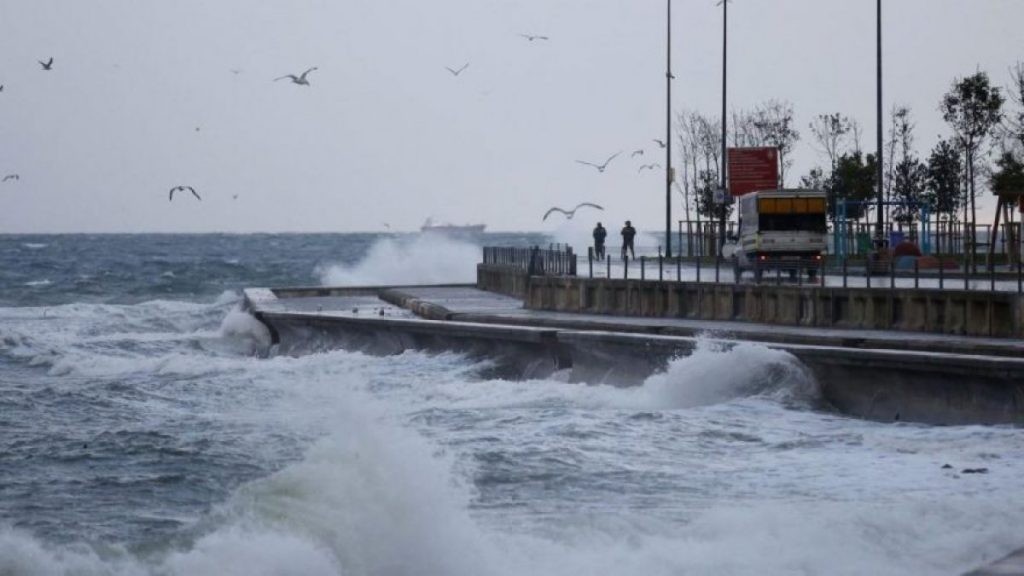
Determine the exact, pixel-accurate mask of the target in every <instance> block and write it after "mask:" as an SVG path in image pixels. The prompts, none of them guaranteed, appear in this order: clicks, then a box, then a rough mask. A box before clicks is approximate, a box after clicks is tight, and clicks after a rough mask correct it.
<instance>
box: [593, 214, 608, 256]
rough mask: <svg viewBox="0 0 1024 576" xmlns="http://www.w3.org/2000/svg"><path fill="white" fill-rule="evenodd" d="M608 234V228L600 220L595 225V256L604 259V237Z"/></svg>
mask: <svg viewBox="0 0 1024 576" xmlns="http://www.w3.org/2000/svg"><path fill="white" fill-rule="evenodd" d="M607 236H608V230H606V229H605V227H604V226H601V223H600V222H598V223H597V226H596V227H594V258H596V259H598V260H604V239H605V238H606V237H607Z"/></svg>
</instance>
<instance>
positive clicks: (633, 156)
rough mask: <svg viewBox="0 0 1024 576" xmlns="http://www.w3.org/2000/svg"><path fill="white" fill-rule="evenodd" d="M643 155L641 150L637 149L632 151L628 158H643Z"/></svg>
mask: <svg viewBox="0 0 1024 576" xmlns="http://www.w3.org/2000/svg"><path fill="white" fill-rule="evenodd" d="M643 155H644V151H643V149H639V150H633V153H632V154H630V155H629V157H630V158H636V157H637V156H643Z"/></svg>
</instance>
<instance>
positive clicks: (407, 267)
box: [316, 234, 480, 286]
mask: <svg viewBox="0 0 1024 576" xmlns="http://www.w3.org/2000/svg"><path fill="white" fill-rule="evenodd" d="M479 260H480V248H479V247H478V246H476V245H474V244H470V243H468V242H464V241H460V240H456V239H452V238H448V237H446V236H444V235H441V234H418V235H415V236H411V237H401V238H384V239H381V240H378V241H376V242H375V243H374V244H373V245H372V246H371V247H370V249H369V250H368V251H367V253H366V255H365V256H364V257H363V258H362V259H361V260H359V261H358V262H357V263H355V264H352V265H344V264H330V265H321V266H319V267H318V268H317V270H316V273H317V275H318V276H319V278H320V282H321V283H322V284H324V285H326V286H387V285H412V284H464V283H470V282H474V281H475V280H476V264H477V262H478V261H479Z"/></svg>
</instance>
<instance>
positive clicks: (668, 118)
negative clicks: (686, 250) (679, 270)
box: [665, 0, 675, 258]
mask: <svg viewBox="0 0 1024 576" xmlns="http://www.w3.org/2000/svg"><path fill="white" fill-rule="evenodd" d="M665 9H666V17H665V23H666V24H665V28H666V29H665V37H666V40H667V41H666V56H665V257H666V258H671V257H672V180H673V179H674V176H675V175H674V174H673V173H672V78H673V76H672V0H665Z"/></svg>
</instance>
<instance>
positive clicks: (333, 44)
mask: <svg viewBox="0 0 1024 576" xmlns="http://www.w3.org/2000/svg"><path fill="white" fill-rule="evenodd" d="M874 5H875V3H874V2H872V1H870V0H735V2H734V3H733V4H732V5H731V7H730V13H729V15H730V18H729V20H730V39H731V41H730V62H731V67H730V71H729V76H730V78H729V81H730V92H731V96H730V101H731V106H730V107H736V108H744V107H749V106H752V105H754V104H756V103H758V102H761V101H763V100H766V99H769V98H775V99H780V100H789V101H791V102H793V104H794V106H795V108H796V112H797V115H798V125H799V128H800V129H801V132H802V135H803V136H804V139H803V141H802V142H801V144H800V145H799V148H798V150H797V166H796V167H795V169H794V171H793V173H794V175H798V174H800V173H804V172H806V170H807V169H808V168H809V167H810V166H812V165H813V164H814V163H816V162H818V158H817V156H816V152H815V150H814V148H813V147H812V146H811V145H810V143H809V136H810V134H809V131H808V130H807V123H808V122H809V121H810V119H811V118H812V117H813V116H814V115H815V114H819V113H825V112H832V111H841V112H844V113H846V114H849V115H851V116H854V117H856V118H857V119H858V120H859V121H860V123H861V124H862V125H863V127H864V128H865V130H864V145H865V147H867V148H869V149H873V142H874V128H873V126H874V90H875V84H874V44H873V43H874ZM664 10H665V3H664V2H663V1H660V0H600V1H595V0H518V1H512V0H438V1H433V2H424V1H423V0H335V1H328V0H322V1H316V0H264V1H259V2H254V1H250V0H217V1H210V0H174V1H156V0H2V1H0V84H4V85H5V88H4V91H3V92H0V147H2V148H0V150H2V154H0V173H3V174H7V173H12V172H16V173H19V174H20V175H21V180H20V181H18V182H16V183H14V182H8V183H6V184H4V185H2V186H0V200H2V202H3V204H2V206H3V208H2V209H0V232H73V231H113V232H149V231H153V232H164V231H167V232H171V231H183V232H185V231H232V232H246V231H359V230H380V229H382V228H383V225H384V223H385V222H387V223H389V224H390V225H391V226H392V228H394V229H405V230H412V229H417V228H418V226H419V225H420V224H421V223H422V222H423V220H424V219H425V218H427V217H428V216H433V217H434V219H435V220H439V221H452V222H457V223H467V222H484V223H486V224H487V225H488V226H489V229H492V230H543V229H551V228H553V227H554V225H553V224H552V222H551V221H549V222H547V223H543V224H542V223H541V221H540V217H541V215H543V213H544V211H545V210H546V209H547V208H548V207H549V206H551V205H554V204H557V205H571V204H575V203H576V202H580V201H594V202H598V203H600V204H603V205H604V206H605V207H606V209H607V211H606V213H605V214H602V215H601V218H602V219H604V220H605V221H606V222H612V223H613V225H617V224H618V222H620V221H621V220H623V219H625V218H632V219H633V221H634V222H635V223H637V224H639V225H640V227H641V228H643V229H647V230H653V229H657V228H659V227H660V226H663V222H664V212H663V210H664V185H663V176H662V175H661V174H657V173H652V172H649V171H648V172H645V173H644V174H643V175H638V174H637V170H636V166H637V165H638V162H636V161H633V160H629V159H628V158H625V157H626V156H628V153H627V154H624V155H623V158H619V159H617V160H616V161H615V162H613V163H612V164H611V166H610V167H609V168H608V170H607V172H606V173H604V174H603V175H600V174H597V172H596V171H595V170H593V169H590V168H588V167H586V166H581V165H579V164H576V163H575V162H574V160H575V159H585V160H591V161H600V160H603V159H604V158H606V157H607V156H609V155H610V154H612V153H614V152H617V151H619V150H625V151H627V152H628V151H629V150H631V149H635V148H638V147H646V148H647V152H648V154H655V153H656V150H654V149H653V148H652V144H651V139H652V138H660V137H662V136H663V133H664V122H665V119H664V114H665V106H664V93H665V92H664V90H665V83H664V66H665V61H664V60H665V50H664V48H665V45H664V42H665V39H664V35H665V26H664ZM673 17H674V27H673V31H674V32H673V35H674V46H673V48H674V49H673V61H674V62H673V67H674V71H675V75H676V81H675V84H674V88H673V91H674V92H673V100H674V103H673V106H674V108H675V109H676V110H677V111H678V110H681V109H683V108H691V109H697V110H701V111H704V112H706V113H709V114H714V113H716V111H717V110H718V109H719V106H720V104H719V102H720V100H719V98H720V92H719V90H720V85H721V84H720V83H721V79H720V76H719V72H720V66H721V48H720V44H721V41H720V32H721V10H720V8H716V7H715V6H714V2H713V1H712V0H707V1H705V0H701V1H693V0H675V1H674V2H673ZM1021 22H1024V0H886V1H885V38H886V71H885V78H886V98H885V100H886V107H887V108H888V107H890V106H891V105H892V104H893V103H902V104H908V105H910V106H911V107H912V108H913V111H914V113H915V116H916V119H917V121H918V141H919V148H921V150H922V152H926V151H927V149H928V148H930V147H931V145H932V144H933V143H934V141H935V138H936V136H937V135H939V134H946V132H947V131H946V128H945V125H944V124H943V122H942V120H941V117H940V115H939V113H938V111H937V106H938V102H939V99H940V98H941V96H942V94H943V93H944V92H945V91H946V90H947V89H948V88H949V86H950V84H951V82H952V80H953V78H954V77H957V76H963V75H966V74H971V73H973V72H974V71H975V70H977V69H979V68H980V69H982V70H986V71H988V72H989V74H990V75H991V76H992V78H993V80H994V81H995V82H996V83H998V84H1001V85H1002V84H1006V83H1007V81H1008V68H1009V66H1011V65H1012V64H1013V63H1014V62H1016V61H1018V60H1022V59H1024V34H1022V33H1021V31H1020V23H1021ZM524 32H529V33H535V34H545V35H548V36H550V37H551V40H550V41H549V42H539V41H538V42H533V43H530V42H527V41H526V40H525V39H523V38H521V37H519V36H518V34H519V33H524ZM50 56H53V57H54V59H55V63H54V66H53V70H52V71H51V72H43V71H42V70H41V69H40V66H39V65H38V64H37V63H36V61H37V60H45V59H47V58H49V57H50ZM466 62H469V63H470V66H469V68H468V69H467V70H466V71H465V72H464V73H463V74H462V75H461V76H459V77H457V78H455V77H453V76H451V75H450V74H449V73H448V72H447V71H445V69H444V67H445V66H452V67H456V66H459V65H461V64H463V63H466ZM310 66H319V68H320V69H319V70H318V71H316V72H313V73H311V74H310V76H309V78H310V82H311V84H312V86H311V87H303V86H296V85H293V84H291V83H288V82H284V81H282V82H277V83H274V82H271V80H272V79H273V78H275V77H277V76H280V75H282V74H287V73H298V72H301V71H302V70H304V69H306V68H308V67H310ZM232 69H235V70H240V72H239V73H238V74H237V75H236V74H233V73H232V72H231V70H232ZM196 128H199V130H198V131H197V130H196ZM658 153H660V152H658ZM647 158H648V159H647V161H648V162H649V161H652V160H651V159H650V156H648V157H647ZM794 182H795V178H794ZM177 184H191V185H193V186H195V187H196V189H198V190H199V192H200V193H201V194H202V195H203V201H202V202H196V201H194V199H192V198H190V197H187V196H182V197H180V198H176V199H175V201H174V202H173V203H169V202H168V201H167V190H168V189H169V188H171V187H172V186H174V185H177ZM235 194H237V195H238V198H237V200H234V199H232V197H233V195H235ZM675 210H676V211H677V215H681V206H680V205H679V203H678V202H677V205H676V208H675ZM988 217H989V216H988V214H987V212H986V215H985V218H988Z"/></svg>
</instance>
